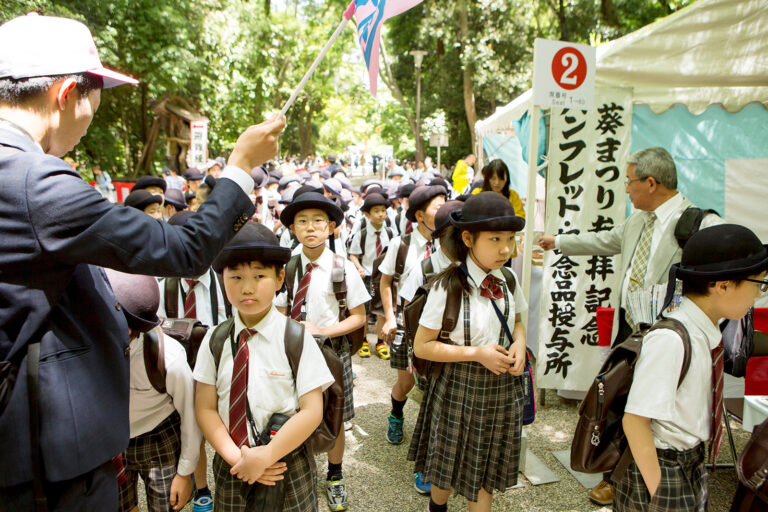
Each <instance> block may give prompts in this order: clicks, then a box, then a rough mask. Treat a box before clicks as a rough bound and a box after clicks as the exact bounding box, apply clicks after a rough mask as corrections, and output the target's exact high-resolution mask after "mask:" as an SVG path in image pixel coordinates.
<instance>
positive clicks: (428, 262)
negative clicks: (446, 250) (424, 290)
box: [421, 256, 435, 283]
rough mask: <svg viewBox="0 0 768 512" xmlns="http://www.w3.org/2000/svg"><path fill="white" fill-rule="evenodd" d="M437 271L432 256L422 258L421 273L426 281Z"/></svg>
mask: <svg viewBox="0 0 768 512" xmlns="http://www.w3.org/2000/svg"><path fill="white" fill-rule="evenodd" d="M434 273H435V266H434V264H433V263H432V256H430V257H429V258H427V259H425V260H421V275H422V276H423V277H424V282H425V283H426V282H427V280H428V279H429V278H430V277H432V276H433V275H434Z"/></svg>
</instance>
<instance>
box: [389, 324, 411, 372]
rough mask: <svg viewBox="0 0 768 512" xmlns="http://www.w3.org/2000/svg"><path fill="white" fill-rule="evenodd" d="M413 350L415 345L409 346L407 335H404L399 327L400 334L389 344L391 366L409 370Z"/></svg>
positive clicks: (396, 368)
mask: <svg viewBox="0 0 768 512" xmlns="http://www.w3.org/2000/svg"><path fill="white" fill-rule="evenodd" d="M412 351H413V347H409V344H408V341H406V337H405V336H402V331H401V330H400V327H398V334H397V336H395V339H394V340H392V344H391V345H390V346H389V366H390V367H391V368H394V369H395V370H407V369H408V366H409V365H410V363H409V356H410V354H411V352H412Z"/></svg>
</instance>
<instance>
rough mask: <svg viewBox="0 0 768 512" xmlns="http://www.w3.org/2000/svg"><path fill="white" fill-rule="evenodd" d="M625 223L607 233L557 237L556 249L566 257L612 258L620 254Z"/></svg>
mask: <svg viewBox="0 0 768 512" xmlns="http://www.w3.org/2000/svg"><path fill="white" fill-rule="evenodd" d="M625 225H626V222H623V223H621V224H619V225H618V226H615V227H614V228H613V229H610V230H608V231H600V232H598V233H592V232H587V233H581V234H578V235H558V236H557V248H558V249H560V251H561V252H562V253H563V254H565V255H566V256H583V255H591V254H596V255H598V256H613V255H614V254H618V253H620V252H621V239H622V237H623V236H624V227H625Z"/></svg>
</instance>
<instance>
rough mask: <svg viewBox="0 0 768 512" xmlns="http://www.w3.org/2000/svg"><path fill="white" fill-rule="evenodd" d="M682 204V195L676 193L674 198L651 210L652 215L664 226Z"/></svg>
mask: <svg viewBox="0 0 768 512" xmlns="http://www.w3.org/2000/svg"><path fill="white" fill-rule="evenodd" d="M682 204H683V195H682V194H681V193H680V192H678V193H676V194H675V195H674V196H672V197H670V198H669V199H667V200H666V201H664V202H663V203H662V204H660V205H659V206H657V207H656V209H655V210H653V213H655V214H656V220H657V221H658V222H660V223H661V224H662V225H666V224H667V221H668V220H669V219H670V217H672V215H673V214H674V213H675V212H676V211H677V210H679V209H680V206H682Z"/></svg>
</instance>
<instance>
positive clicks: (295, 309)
mask: <svg viewBox="0 0 768 512" xmlns="http://www.w3.org/2000/svg"><path fill="white" fill-rule="evenodd" d="M315 268H317V265H316V264H314V263H311V262H310V263H307V267H306V270H305V272H304V275H303V276H301V280H300V281H299V289H298V290H297V291H296V296H295V297H294V298H293V305H292V306H291V318H293V319H294V320H296V321H297V322H300V321H302V320H303V318H301V306H303V305H304V301H305V300H306V298H307V290H309V283H310V281H311V280H312V270H314V269H315Z"/></svg>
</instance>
